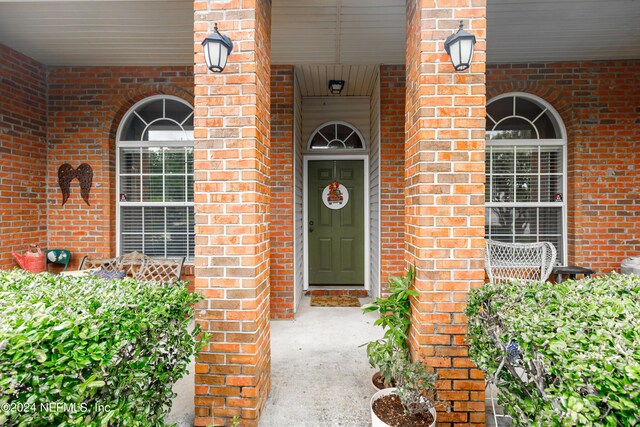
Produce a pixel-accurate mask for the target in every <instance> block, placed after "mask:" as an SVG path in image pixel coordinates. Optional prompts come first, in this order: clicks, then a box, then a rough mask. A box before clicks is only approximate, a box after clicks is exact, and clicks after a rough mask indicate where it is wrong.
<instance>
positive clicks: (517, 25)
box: [487, 0, 640, 63]
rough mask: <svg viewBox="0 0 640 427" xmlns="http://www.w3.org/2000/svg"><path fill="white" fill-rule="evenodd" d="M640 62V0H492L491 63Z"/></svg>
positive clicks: (489, 15)
mask: <svg viewBox="0 0 640 427" xmlns="http://www.w3.org/2000/svg"><path fill="white" fill-rule="evenodd" d="M638 58H640V0H489V4H488V6H487V61H488V62H489V63H508V62H552V61H578V60H605V59H638Z"/></svg>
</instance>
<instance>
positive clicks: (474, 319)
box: [467, 274, 640, 426]
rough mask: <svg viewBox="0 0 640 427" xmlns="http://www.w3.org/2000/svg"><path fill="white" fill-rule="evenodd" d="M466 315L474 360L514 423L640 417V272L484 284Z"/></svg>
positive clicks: (604, 422) (625, 421)
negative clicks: (536, 281) (494, 384)
mask: <svg viewBox="0 0 640 427" xmlns="http://www.w3.org/2000/svg"><path fill="white" fill-rule="evenodd" d="M467 315H468V318H469V333H468V337H467V340H468V342H469V345H470V349H469V355H470V357H471V360H472V361H473V362H474V363H475V364H476V365H477V366H478V367H479V368H480V369H482V370H483V371H484V372H485V375H486V376H487V378H488V379H490V380H495V382H496V383H497V385H498V388H499V390H500V393H499V399H500V401H501V403H502V404H503V405H504V407H505V411H506V412H507V413H509V414H510V415H511V416H512V417H513V424H512V425H514V426H529V425H534V426H634V425H638V424H640V328H639V325H640V276H636V275H616V274H613V275H610V276H607V277H603V278H594V279H583V280H579V281H566V282H563V283H558V284H552V283H532V284H521V283H519V282H513V283H509V284H491V283H488V284H485V286H484V287H482V288H480V289H476V290H474V291H473V292H472V293H471V294H470V296H469V304H468V306H467Z"/></svg>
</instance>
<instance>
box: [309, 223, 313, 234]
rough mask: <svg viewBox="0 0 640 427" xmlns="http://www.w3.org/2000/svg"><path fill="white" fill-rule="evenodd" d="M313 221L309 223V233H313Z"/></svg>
mask: <svg viewBox="0 0 640 427" xmlns="http://www.w3.org/2000/svg"><path fill="white" fill-rule="evenodd" d="M313 229H314V227H313V221H309V233H313Z"/></svg>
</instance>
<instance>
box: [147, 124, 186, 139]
mask: <svg viewBox="0 0 640 427" xmlns="http://www.w3.org/2000/svg"><path fill="white" fill-rule="evenodd" d="M143 139H144V140H145V141H186V140H187V139H188V138H187V133H186V132H185V131H184V130H183V129H182V126H180V125H179V124H177V123H175V122H173V121H171V120H158V121H156V122H154V123H152V124H150V125H149V127H148V128H147V131H146V132H145V133H144V135H143Z"/></svg>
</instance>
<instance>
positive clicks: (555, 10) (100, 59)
mask: <svg viewBox="0 0 640 427" xmlns="http://www.w3.org/2000/svg"><path fill="white" fill-rule="evenodd" d="M488 3H489V4H488V10H487V15H488V24H487V26H488V32H487V34H488V49H489V51H488V61H489V62H490V63H502V62H528V61H531V62H548V61H563V60H602V59H627V58H640V25H638V22H640V0H488ZM404 4H405V0H273V11H272V17H273V28H272V60H273V63H274V64H295V65H319V64H381V63H386V64H393V63H403V62H404V52H405V6H404ZM192 28H193V2H192V0H133V1H131V0H66V1H55V0H40V1H33V0H0V42H2V43H4V44H6V45H8V46H10V47H12V48H14V49H16V50H18V51H20V52H23V53H25V54H27V55H29V56H31V57H33V58H35V59H37V60H39V61H41V62H44V63H45V64H47V65H54V66H57V65H69V66H83V65H87V66H90V65H178V64H181V65H190V64H192V63H193V30H192Z"/></svg>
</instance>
